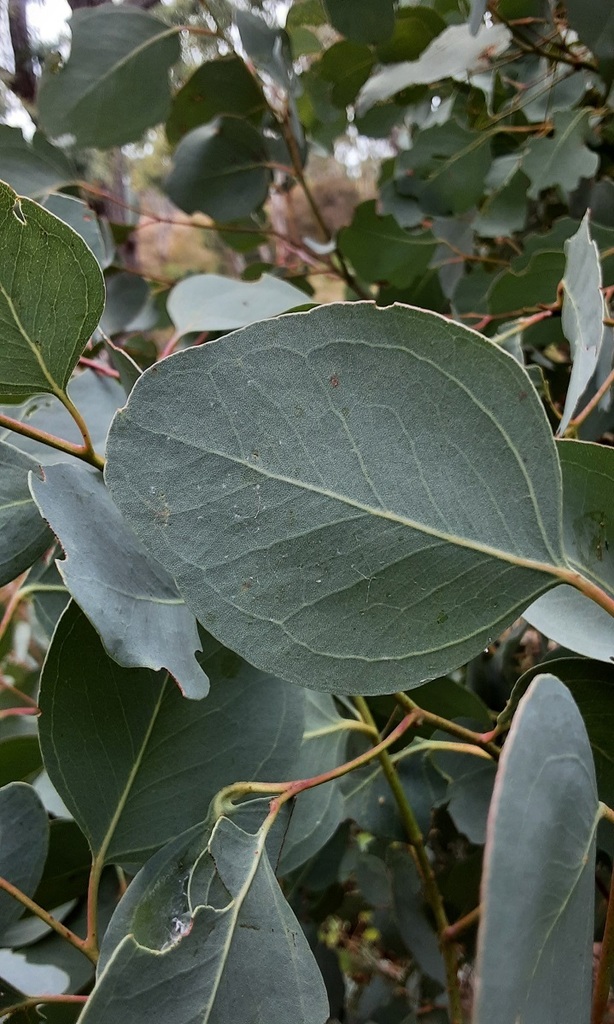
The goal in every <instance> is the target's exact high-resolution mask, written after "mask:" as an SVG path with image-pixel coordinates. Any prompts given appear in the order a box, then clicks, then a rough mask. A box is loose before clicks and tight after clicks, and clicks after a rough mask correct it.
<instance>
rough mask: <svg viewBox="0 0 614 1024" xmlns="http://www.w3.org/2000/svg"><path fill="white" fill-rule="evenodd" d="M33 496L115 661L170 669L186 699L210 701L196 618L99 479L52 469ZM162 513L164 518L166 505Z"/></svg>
mask: <svg viewBox="0 0 614 1024" xmlns="http://www.w3.org/2000/svg"><path fill="white" fill-rule="evenodd" d="M31 490H32V494H33V497H34V500H35V501H36V504H37V506H38V508H39V510H40V513H41V515H42V516H43V517H44V519H45V520H46V522H48V523H49V525H50V527H51V529H52V530H53V531H54V533H55V535H56V537H57V538H58V540H59V541H60V544H61V545H62V547H63V549H64V555H65V557H64V560H62V561H58V563H57V565H58V569H59V571H60V574H61V576H62V579H63V580H64V583H65V584H66V587H67V589H68V591H69V592H70V594H72V596H73V597H74V599H75V601H76V602H77V604H78V605H79V606H80V608H82V609H83V611H84V612H85V614H86V615H87V616H88V618H89V620H90V622H91V623H92V624H93V626H94V627H95V629H96V631H97V632H98V633H99V634H100V638H101V640H102V642H103V644H104V646H105V649H106V650H107V652H108V653H109V654H110V656H111V657H112V658H113V659H114V661H117V662H118V663H119V664H120V665H123V666H125V667H126V668H151V669H154V670H157V669H161V668H165V669H167V671H168V672H170V674H171V675H172V676H173V678H174V679H175V680H176V682H177V684H178V686H179V688H180V690H181V692H182V693H183V694H184V696H186V697H191V698H193V699H200V698H202V697H204V696H206V694H207V691H208V689H209V682H208V679H207V676H206V675H205V673H204V672H203V670H202V668H201V666H200V664H199V662H198V661H197V658H196V654H195V652H196V651H198V652H199V653H200V640H199V637H198V630H197V628H196V622H195V620H194V616H193V615H192V614H191V612H190V611H189V610H188V609H187V608H186V606H185V604H184V602H183V600H182V599H181V597H180V596H179V594H178V593H177V588H176V587H175V584H174V583H173V580H172V579H171V577H170V576H169V575H168V574H167V573H166V572H165V570H164V569H163V568H162V567H161V566H160V565H158V564H157V563H156V562H154V561H153V559H152V558H151V556H150V555H149V554H148V552H147V551H146V549H145V548H144V547H143V545H142V544H141V542H140V541H139V539H138V537H136V536H135V534H134V533H133V531H132V530H131V529H130V527H129V526H128V524H127V523H126V521H125V519H124V518H123V517H122V515H121V513H120V512H119V511H118V509H117V507H116V505H115V504H114V502H113V500H112V498H111V496H110V494H109V492H108V490H107V488H106V487H105V486H104V483H103V482H102V480H101V478H100V475H99V474H98V473H92V472H90V471H89V470H87V469H85V468H84V467H83V466H78V465H68V464H66V463H60V464H58V465H56V466H47V467H46V469H45V472H44V477H43V479H38V478H34V477H33V478H32V482H31ZM67 495H69V496H70V498H69V499H67ZM152 500H154V501H155V500H156V499H155V497H154V496H152ZM160 509H161V512H160V514H161V515H163V514H164V509H163V502H162V504H161V506H160ZM93 523H95V524H96V527H95V531H93V530H92V524H93Z"/></svg>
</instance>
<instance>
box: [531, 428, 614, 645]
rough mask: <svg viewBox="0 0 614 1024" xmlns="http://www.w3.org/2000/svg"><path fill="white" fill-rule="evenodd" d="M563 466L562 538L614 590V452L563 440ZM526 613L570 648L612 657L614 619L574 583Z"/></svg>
mask: <svg viewBox="0 0 614 1024" xmlns="http://www.w3.org/2000/svg"><path fill="white" fill-rule="evenodd" d="M557 450H558V453H559V459H560V463H561V468H562V471H563V543H564V547H565V551H566V555H567V559H568V561H569V563H570V565H572V566H573V567H574V568H576V569H578V571H579V572H581V573H582V574H583V575H584V576H587V577H589V578H590V579H592V580H593V581H594V582H595V583H596V584H597V585H598V586H599V587H601V588H602V589H604V590H605V591H606V592H607V593H610V594H614V521H613V519H612V508H613V507H614V452H612V451H611V450H610V449H609V448H607V447H604V446H603V445H596V444H590V443H588V442H584V441H567V440H566V441H559V442H558V443H557ZM523 615H524V617H525V618H526V619H527V621H528V622H530V623H531V625H532V626H534V627H535V628H536V629H539V631H540V632H541V633H544V634H545V635H546V636H548V637H550V639H551V640H555V641H556V642H557V643H560V644H562V646H563V647H566V648H568V649H569V650H572V651H576V652H577V653H578V654H584V655H586V656H587V657H589V658H596V659H597V660H599V661H605V662H608V663H610V662H611V660H612V658H613V657H614V619H612V616H611V615H609V614H608V613H607V611H605V610H604V609H603V608H600V607H599V605H597V604H595V603H594V602H593V601H590V600H589V599H588V598H587V597H585V596H584V595H583V594H581V593H579V592H578V591H577V590H573V589H572V588H571V587H568V586H562V587H557V588H556V589H555V590H552V591H550V593H548V594H544V595H543V596H542V597H541V598H538V599H537V601H535V602H534V603H533V604H532V605H531V606H530V607H529V608H527V610H526V611H525V612H523Z"/></svg>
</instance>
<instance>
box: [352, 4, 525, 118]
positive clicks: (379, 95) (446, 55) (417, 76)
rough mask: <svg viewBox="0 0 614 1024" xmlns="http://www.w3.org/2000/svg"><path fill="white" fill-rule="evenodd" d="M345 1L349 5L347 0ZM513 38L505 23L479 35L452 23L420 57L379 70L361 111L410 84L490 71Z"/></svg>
mask: <svg viewBox="0 0 614 1024" xmlns="http://www.w3.org/2000/svg"><path fill="white" fill-rule="evenodd" d="M342 2H343V0H342ZM345 3H346V6H347V0H345ZM510 40H511V34H510V31H509V29H507V28H506V27H505V25H494V26H492V27H491V28H482V29H480V30H479V31H478V32H477V34H475V33H472V32H471V30H470V28H469V26H468V25H450V26H449V27H448V28H446V29H444V31H443V32H441V34H440V35H438V36H437V37H436V38H435V39H433V41H432V42H431V43H429V45H428V46H427V47H426V49H425V50H423V51H422V53H421V54H420V56H419V57H418V59H417V60H412V61H403V62H402V63H400V64H390V65H389V66H388V67H384V68H383V69H382V70H381V71H378V72H376V74H374V75H373V76H372V77H371V78H370V79H369V81H368V82H367V83H366V85H365V86H363V88H362V90H361V92H360V95H359V97H358V109H359V112H360V113H363V112H364V111H365V110H368V109H369V108H370V107H372V106H373V104H374V103H379V102H381V101H382V100H387V99H390V97H391V96H394V95H395V94H396V93H397V92H401V90H402V89H406V88H407V87H408V86H410V85H428V84H430V83H431V82H438V81H439V80H440V79H442V78H460V79H461V80H463V79H465V78H466V76H467V75H468V74H475V73H477V72H479V71H485V70H488V67H489V61H490V59H491V58H492V57H495V56H497V54H499V53H503V51H504V50H506V49H507V47H508V46H509V43H510Z"/></svg>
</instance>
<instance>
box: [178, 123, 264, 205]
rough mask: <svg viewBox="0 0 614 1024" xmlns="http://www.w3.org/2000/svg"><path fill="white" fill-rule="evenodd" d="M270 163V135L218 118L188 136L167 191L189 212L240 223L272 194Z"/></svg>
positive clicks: (180, 144) (251, 126)
mask: <svg viewBox="0 0 614 1024" xmlns="http://www.w3.org/2000/svg"><path fill="white" fill-rule="evenodd" d="M267 160H268V156H267V151H266V144H265V139H264V136H263V135H262V134H261V133H260V132H259V131H258V130H257V129H256V128H254V126H253V125H251V124H250V123H249V121H245V120H241V119H240V118H238V117H226V116H224V117H218V118H216V119H215V120H214V121H211V122H210V123H209V124H206V125H202V126H201V127H200V128H194V130H193V131H191V132H188V134H187V135H185V136H184V137H183V138H182V140H181V142H180V143H179V145H178V146H177V149H176V150H175V153H174V157H173V169H172V171H171V173H170V175H169V177H168V179H167V181H166V191H167V192H168V194H169V196H170V198H171V199H172V200H173V202H174V203H175V204H176V205H177V206H179V207H180V208H181V209H182V210H185V211H186V213H195V212H196V211H202V212H203V213H208V214H209V216H210V217H213V218H214V220H217V221H221V222H222V223H224V222H228V221H233V220H239V219H240V218H241V217H247V216H249V214H250V213H253V212H254V210H257V209H258V207H259V206H262V204H263V203H264V201H265V199H266V197H267V195H268V192H269V185H270V183H271V181H272V175H271V171H270V170H269V169H268V168H267V167H266V166H264V165H265V164H266V163H267Z"/></svg>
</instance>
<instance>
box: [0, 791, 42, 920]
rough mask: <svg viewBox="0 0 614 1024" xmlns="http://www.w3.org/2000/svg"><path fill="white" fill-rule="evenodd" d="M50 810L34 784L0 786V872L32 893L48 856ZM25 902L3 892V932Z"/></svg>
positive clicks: (0, 916) (0, 901)
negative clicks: (43, 803) (45, 806)
mask: <svg viewBox="0 0 614 1024" xmlns="http://www.w3.org/2000/svg"><path fill="white" fill-rule="evenodd" d="M48 842H49V822H48V819H47V812H46V810H45V808H44V807H43V805H42V803H41V802H40V800H39V798H38V796H37V795H36V793H35V792H34V790H33V789H32V787H31V786H27V785H26V784H25V783H23V782H12V783H10V785H8V786H4V787H3V788H2V789H0V876H2V878H6V880H7V881H8V882H10V883H11V885H14V886H15V887H16V888H17V889H21V891H22V892H23V893H25V895H26V896H32V895H33V894H34V891H35V889H36V887H37V885H38V883H39V881H40V878H41V875H42V873H43V867H44V866H45V858H46V856H47V845H48ZM22 913H23V906H22V904H21V903H18V902H17V900H15V899H13V897H12V896H9V894H8V893H7V892H2V893H0V932H3V931H4V930H5V929H6V928H8V927H9V925H11V924H13V923H14V922H15V921H17V920H19V918H20V917H21V915H22Z"/></svg>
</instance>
